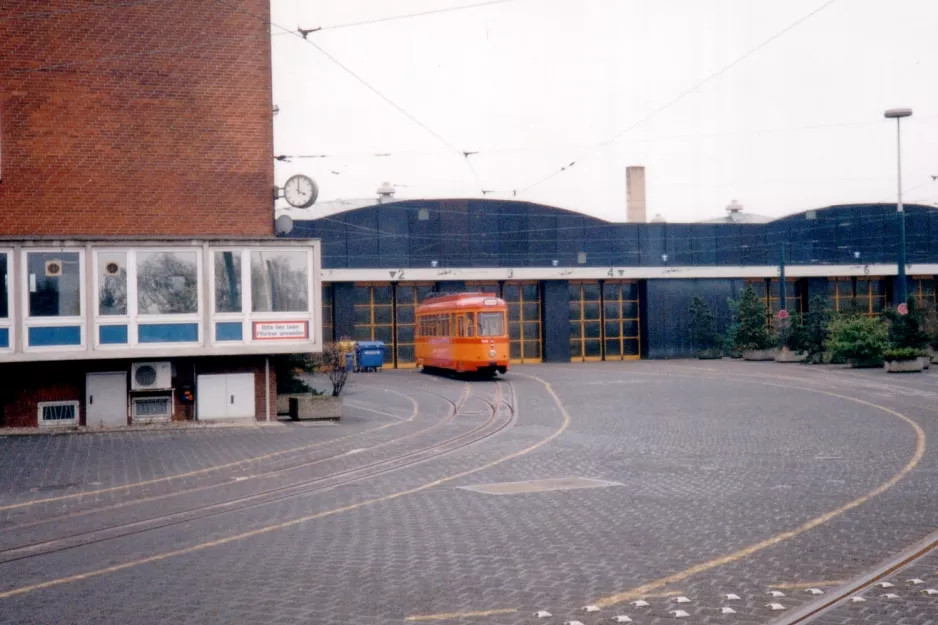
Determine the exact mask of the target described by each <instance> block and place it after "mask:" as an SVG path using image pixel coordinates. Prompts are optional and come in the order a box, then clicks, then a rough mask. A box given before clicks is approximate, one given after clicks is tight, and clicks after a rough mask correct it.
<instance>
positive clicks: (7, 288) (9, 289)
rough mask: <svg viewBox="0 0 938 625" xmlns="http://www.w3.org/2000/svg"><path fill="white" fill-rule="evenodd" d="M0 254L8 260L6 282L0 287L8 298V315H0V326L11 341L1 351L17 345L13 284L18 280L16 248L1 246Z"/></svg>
mask: <svg viewBox="0 0 938 625" xmlns="http://www.w3.org/2000/svg"><path fill="white" fill-rule="evenodd" d="M0 256H5V257H6V261H7V275H6V284H4V283H3V282H2V281H0V289H3V290H4V292H5V293H6V298H7V316H6V317H0V328H3V329H5V330H6V331H7V333H8V338H9V341H8V343H7V346H6V347H2V346H0V353H7V352H12V351H13V348H14V346H15V345H16V336H15V335H16V324H15V323H14V321H13V318H14V317H15V316H16V310H15V305H14V301H13V294H14V293H15V290H14V289H13V284H14V283H15V282H16V279H15V278H16V263H15V262H14V259H15V255H14V250H13V249H12V248H8V247H0Z"/></svg>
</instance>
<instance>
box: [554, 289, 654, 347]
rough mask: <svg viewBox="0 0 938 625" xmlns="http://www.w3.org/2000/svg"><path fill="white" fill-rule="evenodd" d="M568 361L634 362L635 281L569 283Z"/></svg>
mask: <svg viewBox="0 0 938 625" xmlns="http://www.w3.org/2000/svg"><path fill="white" fill-rule="evenodd" d="M569 302H570V360H571V361H572V362H589V361H596V360H637V359H638V358H639V357H640V354H641V347H642V344H641V330H640V328H641V323H640V322H641V318H640V313H639V310H640V298H639V285H638V282H636V281H634V280H604V281H599V280H579V281H571V282H570V287H569Z"/></svg>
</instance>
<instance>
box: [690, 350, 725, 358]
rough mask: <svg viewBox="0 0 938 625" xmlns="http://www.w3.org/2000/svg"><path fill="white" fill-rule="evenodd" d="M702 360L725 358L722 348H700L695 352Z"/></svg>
mask: <svg viewBox="0 0 938 625" xmlns="http://www.w3.org/2000/svg"><path fill="white" fill-rule="evenodd" d="M694 355H695V356H696V357H697V358H699V359H700V360H720V359H721V358H723V350H722V349H699V350H697V352H695V354H694Z"/></svg>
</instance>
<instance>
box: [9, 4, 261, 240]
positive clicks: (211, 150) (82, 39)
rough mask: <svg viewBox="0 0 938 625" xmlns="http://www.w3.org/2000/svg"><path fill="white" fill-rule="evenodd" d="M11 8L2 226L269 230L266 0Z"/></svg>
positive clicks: (63, 230) (30, 232)
mask: <svg viewBox="0 0 938 625" xmlns="http://www.w3.org/2000/svg"><path fill="white" fill-rule="evenodd" d="M228 4H232V5H234V6H236V7H238V8H240V9H243V11H245V12H249V13H251V14H254V15H255V16H258V17H260V18H261V19H257V18H256V17H253V16H251V15H247V14H246V13H245V12H240V11H238V10H235V9H233V8H231V7H228V6H225V4H222V3H220V2H217V1H215V0H145V1H140V2H133V3H129V2H128V3H124V2H121V3H118V2H108V3H103V2H96V3H92V2H88V1H87V0H47V1H46V2H36V1H35V0H4V1H3V2H2V3H0V42H3V43H2V45H0V235H7V236H9V235H16V236H20V235H25V236H35V235H222V236H239V235H243V236H270V235H272V234H273V208H272V207H273V204H272V195H271V193H272V187H273V184H274V181H273V160H272V150H273V147H272V146H273V135H272V132H273V131H272V120H271V107H272V103H271V73H270V63H271V59H270V37H269V32H268V27H267V25H266V24H265V23H264V22H263V21H262V20H266V19H268V18H269V14H270V6H269V0H228Z"/></svg>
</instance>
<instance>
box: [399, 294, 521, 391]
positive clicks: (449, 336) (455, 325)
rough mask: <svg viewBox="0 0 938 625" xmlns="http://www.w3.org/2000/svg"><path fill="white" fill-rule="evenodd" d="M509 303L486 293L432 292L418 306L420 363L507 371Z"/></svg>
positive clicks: (428, 366) (489, 372) (476, 370)
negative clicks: (435, 293)
mask: <svg viewBox="0 0 938 625" xmlns="http://www.w3.org/2000/svg"><path fill="white" fill-rule="evenodd" d="M507 312H508V306H507V305H506V304H505V300H503V299H501V298H498V297H496V296H494V295H488V294H485V293H458V294H442V295H436V296H432V295H431V296H430V297H428V298H427V299H426V300H424V302H423V303H422V304H420V305H419V306H418V307H417V311H416V318H417V319H416V320H417V335H416V337H415V341H416V357H417V366H418V367H423V370H424V371H426V372H430V371H433V370H448V371H455V372H460V373H461V372H465V373H478V374H481V375H486V376H494V375H495V373H496V372H498V373H505V372H506V371H508V325H507V323H506V319H505V318H506V316H507Z"/></svg>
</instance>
